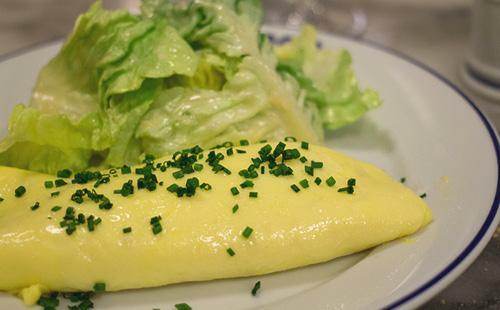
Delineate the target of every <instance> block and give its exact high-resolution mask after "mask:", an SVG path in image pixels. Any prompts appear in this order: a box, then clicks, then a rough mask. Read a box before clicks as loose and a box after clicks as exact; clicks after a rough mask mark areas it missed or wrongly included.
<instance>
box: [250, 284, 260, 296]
mask: <svg viewBox="0 0 500 310" xmlns="http://www.w3.org/2000/svg"><path fill="white" fill-rule="evenodd" d="M259 290H260V281H257V282H255V284H254V286H253V288H252V296H256V295H257V292H258V291H259Z"/></svg>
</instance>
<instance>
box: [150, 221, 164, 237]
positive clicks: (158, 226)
mask: <svg viewBox="0 0 500 310" xmlns="http://www.w3.org/2000/svg"><path fill="white" fill-rule="evenodd" d="M162 229H163V228H162V227H161V224H159V223H158V224H155V225H153V229H152V230H153V234H155V235H157V234H159V233H161V231H162Z"/></svg>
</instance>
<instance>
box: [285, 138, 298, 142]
mask: <svg viewBox="0 0 500 310" xmlns="http://www.w3.org/2000/svg"><path fill="white" fill-rule="evenodd" d="M285 142H297V139H296V138H295V137H285Z"/></svg>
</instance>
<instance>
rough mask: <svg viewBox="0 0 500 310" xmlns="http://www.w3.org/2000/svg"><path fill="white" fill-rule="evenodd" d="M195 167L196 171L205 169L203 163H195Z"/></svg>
mask: <svg viewBox="0 0 500 310" xmlns="http://www.w3.org/2000/svg"><path fill="white" fill-rule="evenodd" d="M193 169H194V170H195V171H198V172H200V171H201V170H203V165H202V164H194V165H193Z"/></svg>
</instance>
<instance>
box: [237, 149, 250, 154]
mask: <svg viewBox="0 0 500 310" xmlns="http://www.w3.org/2000/svg"><path fill="white" fill-rule="evenodd" d="M236 153H238V154H246V153H247V151H245V150H238V149H237V150H236Z"/></svg>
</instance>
